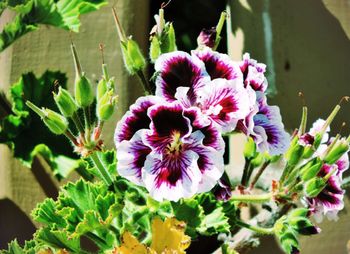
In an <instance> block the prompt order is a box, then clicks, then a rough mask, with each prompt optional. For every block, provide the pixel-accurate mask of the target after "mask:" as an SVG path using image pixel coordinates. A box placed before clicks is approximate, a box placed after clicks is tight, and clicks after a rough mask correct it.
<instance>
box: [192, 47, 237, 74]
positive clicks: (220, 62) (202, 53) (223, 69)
mask: <svg viewBox="0 0 350 254" xmlns="http://www.w3.org/2000/svg"><path fill="white" fill-rule="evenodd" d="M192 54H194V55H195V56H197V57H198V58H199V59H200V60H201V61H203V63H204V65H205V70H206V71H207V73H208V74H209V76H210V78H211V79H212V80H213V79H217V78H223V79H228V80H232V79H236V78H239V77H242V73H241V71H240V69H239V65H238V64H236V63H235V62H233V61H232V60H231V59H230V58H229V57H228V55H226V54H220V53H218V52H216V51H212V50H210V49H205V50H197V51H192Z"/></svg>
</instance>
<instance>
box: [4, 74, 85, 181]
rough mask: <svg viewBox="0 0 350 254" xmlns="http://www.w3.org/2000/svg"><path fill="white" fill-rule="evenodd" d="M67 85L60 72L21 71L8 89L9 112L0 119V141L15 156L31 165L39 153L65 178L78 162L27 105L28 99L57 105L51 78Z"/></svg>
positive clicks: (56, 173) (49, 105) (57, 175)
mask: <svg viewBox="0 0 350 254" xmlns="http://www.w3.org/2000/svg"><path fill="white" fill-rule="evenodd" d="M55 80H58V82H59V83H60V85H61V86H63V87H65V86H66V81H67V79H66V77H65V75H64V74H62V73H60V72H50V71H47V72H45V73H44V74H43V75H42V76H41V77H39V78H37V77H35V76H34V74H33V73H27V74H24V75H22V77H21V78H20V80H19V81H18V82H17V83H15V84H14V85H13V86H12V87H11V90H10V102H11V104H12V110H11V112H8V113H9V114H8V115H7V116H6V117H4V118H3V119H2V120H1V121H0V143H5V144H7V145H8V146H9V147H10V148H11V149H13V151H14V156H15V157H16V158H18V159H19V160H21V162H22V163H23V164H24V165H25V166H27V167H31V164H32V162H33V159H34V157H35V156H37V155H41V156H42V157H43V158H44V159H45V160H46V162H47V163H48V164H49V165H50V167H51V169H52V170H53V173H54V175H55V176H56V177H57V178H58V179H62V178H65V177H67V176H68V175H69V173H70V172H71V171H72V170H74V169H77V168H78V167H79V166H80V164H79V160H77V159H75V158H76V155H74V154H73V153H72V148H71V146H70V144H69V142H68V140H66V138H65V137H63V136H56V135H54V134H52V133H51V132H50V131H49V130H48V129H47V127H46V126H45V125H44V124H43V123H42V121H41V119H40V118H39V117H38V116H37V115H36V114H35V113H34V112H33V111H32V110H30V109H29V108H28V107H27V106H26V105H25V101H26V100H30V101H32V102H33V103H35V104H36V105H38V106H39V107H46V108H51V109H55V110H57V109H56V105H55V103H54V100H53V96H52V91H53V89H54V85H53V84H54V81H55Z"/></svg>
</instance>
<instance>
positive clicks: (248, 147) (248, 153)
mask: <svg viewBox="0 0 350 254" xmlns="http://www.w3.org/2000/svg"><path fill="white" fill-rule="evenodd" d="M243 154H244V157H245V158H247V159H252V158H253V157H254V156H255V154H256V145H255V142H254V140H253V139H252V138H251V137H249V138H248V140H247V143H245V146H244V151H243Z"/></svg>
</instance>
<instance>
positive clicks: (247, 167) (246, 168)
mask: <svg viewBox="0 0 350 254" xmlns="http://www.w3.org/2000/svg"><path fill="white" fill-rule="evenodd" d="M250 167H251V160H250V159H247V158H246V159H245V164H244V169H243V175H242V179H241V184H242V185H243V186H246V185H247V183H248V180H249V179H248V175H249V171H250Z"/></svg>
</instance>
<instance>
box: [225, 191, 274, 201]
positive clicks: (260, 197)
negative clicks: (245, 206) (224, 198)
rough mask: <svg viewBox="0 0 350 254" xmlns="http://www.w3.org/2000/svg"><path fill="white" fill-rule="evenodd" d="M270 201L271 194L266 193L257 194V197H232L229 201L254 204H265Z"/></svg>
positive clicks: (247, 195)
mask: <svg viewBox="0 0 350 254" xmlns="http://www.w3.org/2000/svg"><path fill="white" fill-rule="evenodd" d="M271 199H272V193H266V194H259V195H250V194H246V195H232V196H231V198H230V200H233V201H241V202H255V203H261V202H267V201H270V200H271Z"/></svg>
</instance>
